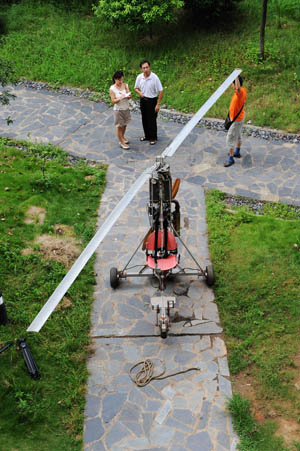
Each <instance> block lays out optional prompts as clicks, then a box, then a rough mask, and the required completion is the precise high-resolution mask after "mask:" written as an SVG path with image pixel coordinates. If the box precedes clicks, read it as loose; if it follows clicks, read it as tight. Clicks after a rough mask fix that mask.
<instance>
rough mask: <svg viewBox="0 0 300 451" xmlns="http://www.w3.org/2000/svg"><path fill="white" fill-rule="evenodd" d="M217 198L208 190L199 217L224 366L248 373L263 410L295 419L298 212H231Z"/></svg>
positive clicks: (298, 408) (298, 412)
mask: <svg viewBox="0 0 300 451" xmlns="http://www.w3.org/2000/svg"><path fill="white" fill-rule="evenodd" d="M223 199H224V195H223V194H222V193H219V192H217V191H211V192H209V193H208V195H207V217H208V228H209V242H210V252H211V257H212V261H213V264H214V269H215V272H216V285H215V293H216V300H217V303H218V307H219V312H220V316H221V320H222V324H223V327H224V333H225V338H226V344H227V347H228V350H229V366H230V371H231V374H233V375H238V374H245V376H247V377H250V378H251V380H252V379H253V381H254V386H255V389H256V396H257V399H259V400H261V401H262V403H263V404H264V405H265V413H267V412H268V409H269V408H271V407H272V408H273V409H274V410H275V411H276V413H277V414H278V415H282V416H283V417H285V416H286V417H287V418H292V419H293V420H294V421H299V419H300V393H299V391H297V389H296V388H295V386H294V383H295V380H294V379H295V376H296V375H297V366H296V361H295V357H296V355H297V353H298V350H299V344H300V341H299V327H300V295H299V292H300V280H299V271H300V253H299V251H298V250H297V249H296V248H295V247H294V244H298V245H299V244H300V232H299V230H300V228H299V226H300V220H299V219H289V220H282V217H285V218H294V217H295V216H296V212H295V209H294V208H292V207H288V206H286V205H284V206H281V208H280V204H277V205H275V204H267V205H266V207H265V209H264V211H265V214H264V215H263V216H260V217H258V216H255V215H254V214H252V213H251V212H250V211H248V210H247V209H246V208H245V207H242V208H238V209H237V212H236V214H232V213H230V212H227V211H226V206H225V203H224V200H223ZM284 438H287V437H284ZM242 449H247V450H248V449H251V450H252V449H255V450H256V449H257V450H266V449H269V448H264V447H260V448H259V447H257V448H255V447H254V448H251V447H250V448H242ZM270 449H271V448H270ZM275 449H281V448H275Z"/></svg>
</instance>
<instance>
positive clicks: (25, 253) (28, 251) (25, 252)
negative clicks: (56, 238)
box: [21, 247, 34, 255]
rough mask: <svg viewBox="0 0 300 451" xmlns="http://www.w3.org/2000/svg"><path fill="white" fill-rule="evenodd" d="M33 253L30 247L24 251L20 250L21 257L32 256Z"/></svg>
mask: <svg viewBox="0 0 300 451" xmlns="http://www.w3.org/2000/svg"><path fill="white" fill-rule="evenodd" d="M33 253H34V250H33V249H32V247H26V248H25V249H22V250H21V255H32V254H33Z"/></svg>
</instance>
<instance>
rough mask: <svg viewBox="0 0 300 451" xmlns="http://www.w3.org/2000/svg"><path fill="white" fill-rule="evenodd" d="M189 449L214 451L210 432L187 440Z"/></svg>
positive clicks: (201, 433) (199, 433)
mask: <svg viewBox="0 0 300 451" xmlns="http://www.w3.org/2000/svg"><path fill="white" fill-rule="evenodd" d="M186 444H187V448H188V449H190V450H192V451H210V450H213V449H214V446H213V444H212V441H211V439H210V437H209V435H208V432H206V431H203V432H198V433H197V434H194V435H190V436H189V437H188V438H187V439H186Z"/></svg>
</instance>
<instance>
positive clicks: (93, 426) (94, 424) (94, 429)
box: [83, 418, 104, 443]
mask: <svg viewBox="0 0 300 451" xmlns="http://www.w3.org/2000/svg"><path fill="white" fill-rule="evenodd" d="M103 434H104V429H103V426H102V423H101V421H100V419H99V418H93V419H92V420H87V421H86V422H85V430H84V437H83V440H84V442H86V443H89V442H94V441H95V440H99V438H101V437H102V435H103Z"/></svg>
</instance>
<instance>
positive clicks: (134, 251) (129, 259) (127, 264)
mask: <svg viewBox="0 0 300 451" xmlns="http://www.w3.org/2000/svg"><path fill="white" fill-rule="evenodd" d="M144 239H145V237H143V239H142V240H141V242H140V243H139V245H138V247H137V248H136V250H135V251H134V253H133V254H132V256H131V257H130V259H129V260H128V262H127V263H126V265H125V266H124V268H123V269H122V271H125V269H126V268H127V266H128V265H129V263H130V262H131V260H132V259H133V257H134V256H135V254H136V253H137V251H138V250H139V247H140V246H141V244H142V243H143V241H144Z"/></svg>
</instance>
